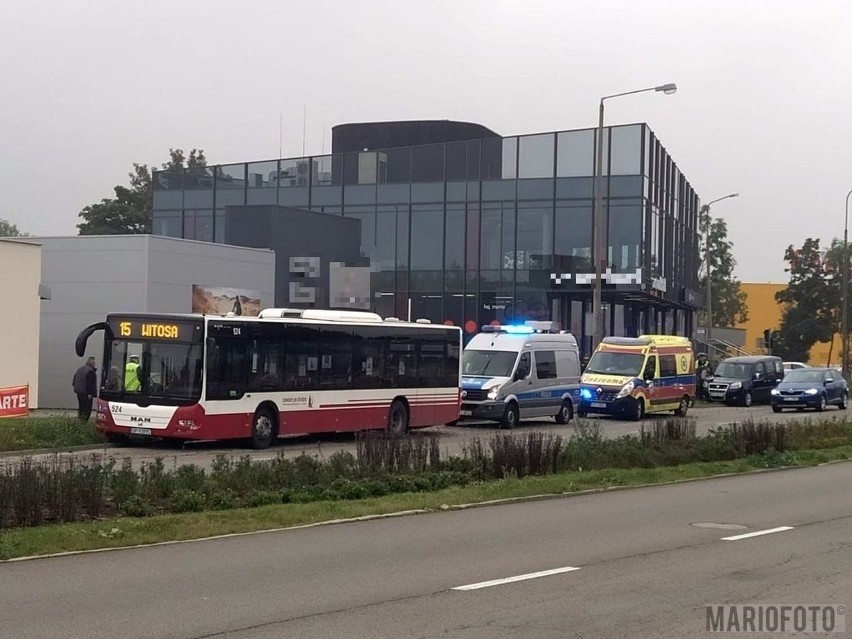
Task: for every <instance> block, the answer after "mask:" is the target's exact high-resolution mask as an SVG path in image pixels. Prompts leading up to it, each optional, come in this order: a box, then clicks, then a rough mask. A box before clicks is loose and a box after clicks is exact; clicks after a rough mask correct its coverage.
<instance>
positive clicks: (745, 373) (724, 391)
mask: <svg viewBox="0 0 852 639" xmlns="http://www.w3.org/2000/svg"><path fill="white" fill-rule="evenodd" d="M783 377H784V362H783V361H782V360H781V358H780V357H772V356H769V355H758V356H747V357H729V358H728V359H725V360H722V361H721V362H720V363H719V365H718V366H717V367H716V371H715V373H714V375H713V377H711V378H710V379H709V380H708V381H707V382H706V383H707V395H708V396H709V398H710V401H717V402H725V403H726V404H739V405H741V406H751V405H752V403H753V402H768V401H769V400H770V398H771V394H770V393H771V391H772V389H773V388H775V386H776V385H777V384H778V383H779V382H780V381H781V380H782V379H783Z"/></svg>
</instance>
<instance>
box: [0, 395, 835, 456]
mask: <svg viewBox="0 0 852 639" xmlns="http://www.w3.org/2000/svg"><path fill="white" fill-rule="evenodd" d="M850 416H852V413H847V412H846V411H840V410H838V409H837V408H834V407H830V408H829V409H828V410H827V411H826V412H824V413H815V412H813V411H808V412H797V411H792V412H790V411H785V412H783V413H780V414H775V413H773V412H772V410H771V409H770V408H769V406H753V407H751V408H741V407H729V406H724V405H721V404H704V403H699V404H697V405H696V406H695V407H694V408H693V409H692V410H690V412H689V414H688V418H689V419H693V420H695V424H696V432H697V433H698V434H706V433H707V432H708V431H709V430H710V429H711V428H715V427H719V426H722V425H725V424H729V423H731V422H736V421H744V420H747V419H749V418H751V419H754V420H756V421H760V420H771V421H773V422H779V421H789V420H792V419H814V420H817V419H819V420H824V419H828V420H830V419H838V418H847V417H850ZM671 417H672V415H671V414H667V415H649V416H647V417H646V418H645V420H644V422H643V424H644V425H645V427H649V426H650V425H651V424H653V423H654V422H656V421H662V420H665V419H670V418H671ZM584 421H585V422H587V423H593V424H597V425H599V426H600V428H601V432H602V433H603V435H604V436H606V437H619V436H622V435H627V434H637V433H638V432H639V428H640V423H639V422H633V421H623V420H617V419H612V418H609V417H600V416H590V417H588V418H586V420H584ZM576 424H577V421H576V420H572V421H571V422H570V423H569V424H568V425H566V426H560V425H558V424H556V423H555V422H554V421H553V420H552V419H547V420H541V421H529V422H521V424H520V426H519V427H518V428H517V429H515V432H527V431H544V432H553V433H559V434H561V435H563V436H564V437H569V436H570V435H571V434H572V433H574V432H576ZM495 432H497V425H496V424H495V423H493V422H481V423H467V422H465V423H462V424H460V425H458V426H452V427H447V426H433V427H431V428H425V429H422V430H418V431H415V434H426V433H431V434H435V435H437V436H438V437H439V439H440V445H441V449H442V451H446V452H447V453H449V454H460V453H461V451H462V448H463V447H464V446H465V444H467V443H468V442H469V441H470V440H471V439H472V438H474V437H489V436H490V435H491V434H493V433H495ZM337 451H349V452H353V453H354V452H355V436H354V435H353V434H351V433H341V434H329V435H321V436H315V437H313V436H312V437H307V436H306V437H286V438H281V439H280V440H279V441H278V442H277V443H276V444H275V445H274V446H272V447H271V448H268V449H266V450H261V451H257V450H252V449H250V448H247V447H246V445H245V443H244V442H191V443H188V444H185V445H183V446H181V445H180V444H178V445H177V446H175V445H173V444H167V443H162V442H156V441H152V442H145V443H140V444H135V445H132V446H108V447H106V448H104V449H101V450H100V452H102V453H103V454H105V455H108V456H109V455H111V456H113V457H116V458H125V457H129V458H130V459H132V460H133V462H134V463H138V462H146V461H147V462H151V461H154V460H155V459H156V458H158V457H161V458H163V459H164V461H167V462H168V463H176V464H198V465H200V466H209V464H210V463H211V462H212V461H213V459H214V458H215V456H216V455H217V454H220V453H225V454H227V455H230V456H236V457H241V456H244V455H248V456H250V457H252V458H254V459H258V460H262V459H272V458H273V457H275V456H276V455H278V454H283V455H285V456H287V457H290V456H296V455H300V454H302V453H307V454H309V455H319V456H329V455H332V454H333V453H335V452H337ZM96 452H97V451H96ZM75 454H77V455H82V456H88V455H90V454H91V452H84V453H75ZM11 457H13V456H10V455H4V456H2V457H0V463H2V461H3V459H7V460H8V459H11Z"/></svg>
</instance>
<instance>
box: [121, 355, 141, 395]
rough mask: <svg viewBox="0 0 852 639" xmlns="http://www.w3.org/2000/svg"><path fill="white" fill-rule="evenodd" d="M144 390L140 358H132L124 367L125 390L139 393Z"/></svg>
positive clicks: (133, 356)
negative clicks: (140, 377)
mask: <svg viewBox="0 0 852 639" xmlns="http://www.w3.org/2000/svg"><path fill="white" fill-rule="evenodd" d="M141 389H142V382H141V381H140V379H139V358H138V357H137V356H136V355H131V356H130V361H129V362H127V365H126V366H125V367H124V390H126V391H139V390H141Z"/></svg>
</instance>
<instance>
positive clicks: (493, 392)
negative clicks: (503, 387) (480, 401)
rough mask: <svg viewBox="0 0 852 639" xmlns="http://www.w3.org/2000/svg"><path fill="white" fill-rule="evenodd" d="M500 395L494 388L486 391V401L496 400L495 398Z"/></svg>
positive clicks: (497, 389)
mask: <svg viewBox="0 0 852 639" xmlns="http://www.w3.org/2000/svg"><path fill="white" fill-rule="evenodd" d="M499 394H500V389H499V388H497V387H496V386H495V387H494V388H492V389H491V390H489V391H488V399H497V396H498V395H499Z"/></svg>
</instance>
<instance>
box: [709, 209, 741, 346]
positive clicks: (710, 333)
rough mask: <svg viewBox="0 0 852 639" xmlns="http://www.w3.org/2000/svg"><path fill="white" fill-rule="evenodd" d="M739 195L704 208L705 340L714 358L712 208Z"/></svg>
mask: <svg viewBox="0 0 852 639" xmlns="http://www.w3.org/2000/svg"><path fill="white" fill-rule="evenodd" d="M739 196H740V194H739V193H731V194H729V195H726V196H725V197H720V198H717V199H715V200H711V201H710V202H708V203H707V204H705V205H704V206H703V207H702V208H703V209H704V213H705V214H706V215H707V228H706V229H705V235H704V262H705V265H706V266H707V286H706V287H705V288H706V289H707V299H706V300H705V306H704V307H705V309H706V313H707V320H706V326H705V327H704V339H705V340H706V342H707V356H708V357H711V356H712V352H711V351H712V350H713V345H712V343H711V341H710V340H712V339H713V289H712V286H711V280H710V226H711V225H712V219H711V218H710V207H711V206H712V205H713V204H715V203H716V202H721V201H722V200H727V199H728V198H729V197H739Z"/></svg>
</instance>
